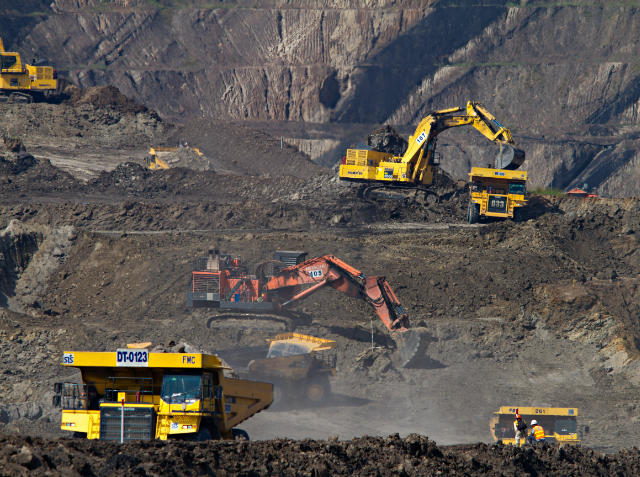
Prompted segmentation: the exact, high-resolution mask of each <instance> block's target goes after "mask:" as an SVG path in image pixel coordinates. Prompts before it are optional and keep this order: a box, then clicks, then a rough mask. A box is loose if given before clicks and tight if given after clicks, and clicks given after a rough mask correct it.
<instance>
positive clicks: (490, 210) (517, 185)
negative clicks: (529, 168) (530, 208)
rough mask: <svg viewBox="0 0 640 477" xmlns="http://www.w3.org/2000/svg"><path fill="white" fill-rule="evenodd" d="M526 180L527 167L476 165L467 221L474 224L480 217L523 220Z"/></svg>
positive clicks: (473, 170) (470, 184)
mask: <svg viewBox="0 0 640 477" xmlns="http://www.w3.org/2000/svg"><path fill="white" fill-rule="evenodd" d="M526 182H527V173H526V172H525V171H518V170H516V171H508V170H505V169H491V168H486V167H473V168H472V169H471V172H470V173H469V187H470V189H471V190H470V191H469V193H470V198H469V209H468V211H467V221H468V222H469V223H470V224H475V223H477V222H478V221H479V220H480V217H504V218H510V219H513V220H514V221H515V222H520V221H521V220H522V218H523V212H524V207H526V205H527V199H526V194H527V187H526Z"/></svg>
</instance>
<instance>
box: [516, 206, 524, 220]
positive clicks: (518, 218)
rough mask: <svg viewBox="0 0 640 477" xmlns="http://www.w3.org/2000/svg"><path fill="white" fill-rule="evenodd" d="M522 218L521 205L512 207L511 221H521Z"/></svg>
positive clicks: (522, 210)
mask: <svg viewBox="0 0 640 477" xmlns="http://www.w3.org/2000/svg"><path fill="white" fill-rule="evenodd" d="M523 218H524V209H523V208H522V207H516V208H515V209H513V221H514V222H522V219H523Z"/></svg>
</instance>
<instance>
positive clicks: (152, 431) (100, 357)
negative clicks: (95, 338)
mask: <svg viewBox="0 0 640 477" xmlns="http://www.w3.org/2000/svg"><path fill="white" fill-rule="evenodd" d="M62 365H63V366H67V367H75V368H78V369H79V370H80V373H81V376H82V382H81V383H57V384H56V385H55V392H56V396H55V397H54V404H55V405H58V406H60V407H62V423H61V428H62V429H63V430H66V431H73V432H75V433H79V434H80V435H86V437H87V438H88V439H101V440H120V439H122V440H124V441H130V440H139V439H143V440H144V439H154V438H156V439H161V440H166V439H168V438H182V439H188V440H207V439H232V438H234V436H235V434H236V433H237V432H238V431H236V430H235V429H234V428H235V427H236V426H237V425H238V424H240V423H241V422H243V421H244V420H246V419H248V418H249V417H251V416H253V415H254V414H256V413H258V412H260V411H262V410H263V409H267V408H268V407H269V406H270V405H271V403H272V402H273V385H272V384H270V383H261V382H255V381H248V380H242V379H234V378H227V377H225V376H224V370H225V369H228V368H226V367H225V366H223V365H222V364H221V362H220V360H219V359H218V358H217V357H216V356H214V355H210V354H204V353H161V352H159V353H154V352H149V350H147V349H129V348H126V349H119V350H117V351H116V352H77V351H68V352H65V353H64V355H63V363H62ZM242 432H244V431H242Z"/></svg>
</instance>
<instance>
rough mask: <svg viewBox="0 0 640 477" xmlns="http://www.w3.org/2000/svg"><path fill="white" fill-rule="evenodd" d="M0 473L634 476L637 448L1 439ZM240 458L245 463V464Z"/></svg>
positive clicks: (370, 440)
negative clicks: (614, 450) (612, 450)
mask: <svg viewBox="0 0 640 477" xmlns="http://www.w3.org/2000/svg"><path fill="white" fill-rule="evenodd" d="M0 442H1V443H2V446H3V452H2V456H1V457H0V468H2V470H3V471H4V472H5V473H9V474H14V473H15V474H21V475H70V474H71V475H76V474H77V475H82V474H91V475H131V474H135V475H142V476H147V475H166V476H199V475H218V474H222V475H283V474H287V473H290V474H301V475H311V476H326V475H341V476H342V475H344V476H369V475H379V476H392V475H405V476H419V475H431V474H434V475H440V474H451V473H453V474H456V475H468V476H486V475H491V476H493V475H496V476H498V475H517V474H520V473H523V474H524V473H526V474H529V475H531V474H538V473H539V474H545V475H549V474H553V475H576V474H578V473H579V474H580V475H583V476H588V477H590V476H599V475H613V474H615V475H618V476H620V477H631V476H635V475H637V473H638V471H639V470H640V467H639V465H640V455H639V454H638V450H637V449H633V450H631V451H624V452H621V453H620V454H617V455H612V456H606V455H604V454H600V453H597V452H594V451H592V450H589V449H583V448H575V447H561V446H560V447H559V446H541V447H538V448H535V449H531V448H528V449H515V448H514V447H512V446H501V445H495V446H487V445H484V444H476V445H464V446H462V445H461V446H451V447H438V446H436V444H435V443H434V442H433V441H431V440H429V439H428V438H426V437H422V436H418V435H415V434H412V435H410V436H407V437H406V438H404V439H401V438H400V437H399V436H398V435H394V436H389V437H387V438H381V437H363V438H360V439H354V440H352V441H339V440H337V439H334V440H329V441H313V440H303V441H291V440H288V439H277V440H275V441H272V442H232V443H196V444H194V443H176V444H169V443H162V442H151V443H144V442H142V443H135V444H126V445H117V444H112V443H106V442H95V441H89V442H86V441H84V442H83V441H78V440H75V441H71V440H55V441H51V440H45V439H38V438H36V439H29V438H16V437H7V436H5V437H0ZM239 456H241V457H239Z"/></svg>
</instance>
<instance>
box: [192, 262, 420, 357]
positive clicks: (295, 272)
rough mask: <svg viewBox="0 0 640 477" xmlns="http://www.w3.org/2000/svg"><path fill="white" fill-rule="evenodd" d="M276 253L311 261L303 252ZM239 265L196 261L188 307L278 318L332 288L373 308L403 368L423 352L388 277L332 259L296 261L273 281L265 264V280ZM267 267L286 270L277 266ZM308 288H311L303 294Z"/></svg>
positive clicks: (237, 263) (278, 273)
mask: <svg viewBox="0 0 640 477" xmlns="http://www.w3.org/2000/svg"><path fill="white" fill-rule="evenodd" d="M276 253H280V254H286V253H291V254H298V258H300V257H302V258H304V257H305V256H306V253H304V252H276ZM275 255H276V254H274V258H275ZM237 260H238V261H237V262H236V263H234V261H233V260H232V259H231V257H230V256H229V255H220V254H219V253H218V251H215V252H214V251H211V252H210V256H209V258H208V259H207V258H200V259H197V260H196V264H195V265H194V270H193V272H192V280H191V285H190V290H189V292H187V306H209V307H219V308H227V309H236V310H243V311H271V312H273V311H276V312H277V311H283V310H284V309H286V308H287V307H289V306H291V305H293V304H295V303H296V302H298V301H301V300H304V299H306V298H309V297H310V296H311V295H313V294H314V293H316V292H318V291H319V290H321V289H323V288H325V287H327V286H329V287H331V288H334V289H336V290H338V291H340V292H342V293H344V294H345V295H347V296H350V297H352V298H355V299H358V300H363V301H365V302H367V303H369V304H370V305H371V307H372V308H373V309H374V311H375V312H376V314H377V315H378V317H379V318H380V319H381V320H382V322H383V323H384V324H385V326H386V327H387V328H388V329H389V331H391V332H392V337H393V338H394V340H395V341H396V344H397V345H398V351H399V352H400V355H401V357H402V359H403V363H404V364H406V363H408V362H409V360H410V359H411V358H412V357H413V355H414V354H415V352H416V351H417V349H418V346H419V344H420V336H419V334H418V333H416V332H414V330H410V329H409V327H410V325H409V315H408V314H407V313H406V311H405V310H404V308H403V307H402V304H401V303H400V300H398V297H397V296H396V294H395V293H394V292H393V289H392V288H391V286H390V285H389V282H387V279H386V278H385V277H383V276H374V277H366V276H364V274H363V273H362V272H361V271H360V270H358V269H356V268H354V267H352V266H351V265H349V264H347V263H345V262H343V261H342V260H340V259H339V258H337V257H334V256H333V255H324V256H322V257H316V258H312V259H310V260H305V261H301V260H300V259H299V260H298V263H296V262H295V261H294V263H296V264H295V265H292V266H289V267H287V268H279V269H276V270H275V271H274V273H273V274H272V275H270V276H266V275H264V273H262V271H263V270H264V265H265V263H263V264H260V265H259V266H258V269H260V270H261V273H260V274H259V275H260V276H251V275H248V274H247V273H246V268H245V267H241V265H240V264H241V262H240V259H237ZM299 262H301V263H299ZM266 263H279V264H282V262H280V261H277V260H276V261H273V262H266ZM306 285H311V287H308V288H306V289H303V287H304V286H306Z"/></svg>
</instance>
